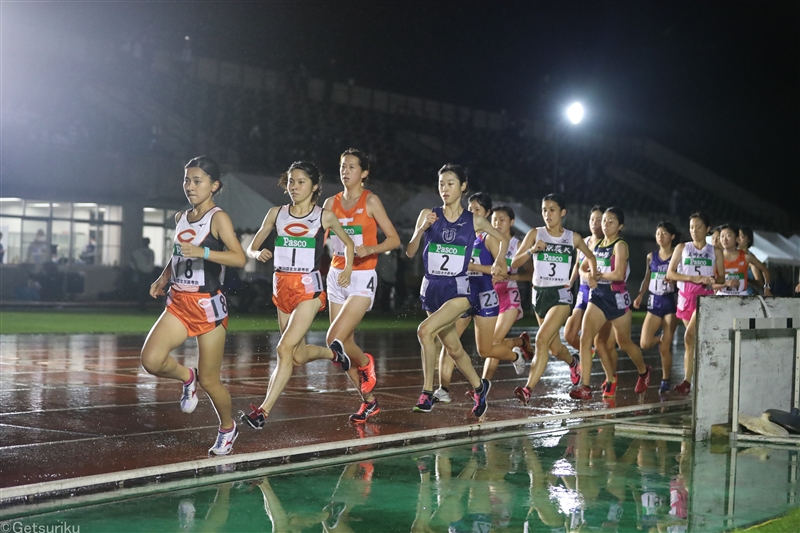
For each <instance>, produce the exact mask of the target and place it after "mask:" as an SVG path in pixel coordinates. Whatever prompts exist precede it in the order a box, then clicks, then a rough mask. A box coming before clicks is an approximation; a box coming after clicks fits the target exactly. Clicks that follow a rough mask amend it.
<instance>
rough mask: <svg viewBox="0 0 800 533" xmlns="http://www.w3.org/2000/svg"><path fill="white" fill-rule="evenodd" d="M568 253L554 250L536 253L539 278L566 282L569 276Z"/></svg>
mask: <svg viewBox="0 0 800 533" xmlns="http://www.w3.org/2000/svg"><path fill="white" fill-rule="evenodd" d="M570 259H571V258H570V255H569V254H563V253H556V252H539V253H538V254H536V263H537V264H536V267H537V272H538V277H539V279H542V280H546V281H558V282H563V283H566V282H567V281H568V280H569V276H570V263H571V261H570Z"/></svg>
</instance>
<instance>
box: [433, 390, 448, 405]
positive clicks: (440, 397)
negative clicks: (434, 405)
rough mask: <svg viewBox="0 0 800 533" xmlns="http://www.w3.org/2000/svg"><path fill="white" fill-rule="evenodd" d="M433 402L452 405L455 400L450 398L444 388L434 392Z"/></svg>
mask: <svg viewBox="0 0 800 533" xmlns="http://www.w3.org/2000/svg"><path fill="white" fill-rule="evenodd" d="M433 401H434V402H442V403H450V402H451V401H453V399H452V398H451V397H450V393H449V392H447V391H446V390H444V389H443V388H441V387H439V388H438V389H436V390H435V391H433Z"/></svg>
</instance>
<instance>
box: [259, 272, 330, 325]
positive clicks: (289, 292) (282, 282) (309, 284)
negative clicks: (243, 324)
mask: <svg viewBox="0 0 800 533" xmlns="http://www.w3.org/2000/svg"><path fill="white" fill-rule="evenodd" d="M314 298H319V310H320V311H323V310H324V309H325V301H326V298H325V291H324V287H323V286H322V274H320V273H319V271H318V270H315V271H313V272H309V273H307V274H303V273H299V272H275V273H274V274H273V275H272V303H274V304H275V307H277V308H278V309H280V310H281V311H282V312H284V313H286V314H287V315H290V314H291V313H292V311H294V310H295V309H296V308H297V306H298V305H299V304H300V302H305V301H306V300H313V299H314Z"/></svg>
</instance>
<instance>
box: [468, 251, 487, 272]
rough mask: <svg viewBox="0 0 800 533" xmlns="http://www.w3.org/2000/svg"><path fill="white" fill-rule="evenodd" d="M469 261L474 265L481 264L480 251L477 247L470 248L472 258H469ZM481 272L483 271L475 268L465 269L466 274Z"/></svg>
mask: <svg viewBox="0 0 800 533" xmlns="http://www.w3.org/2000/svg"><path fill="white" fill-rule="evenodd" d="M469 262H470V263H472V264H474V265H480V264H481V251H480V250H479V249H478V248H473V249H472V259H470V260H469ZM481 274H483V273H482V272H478V271H477V270H467V276H480V275H481Z"/></svg>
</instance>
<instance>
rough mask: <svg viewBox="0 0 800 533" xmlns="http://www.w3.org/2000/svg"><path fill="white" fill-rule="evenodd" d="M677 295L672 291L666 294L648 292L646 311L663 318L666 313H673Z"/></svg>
mask: <svg viewBox="0 0 800 533" xmlns="http://www.w3.org/2000/svg"><path fill="white" fill-rule="evenodd" d="M677 299H678V295H677V294H676V293H674V292H669V293H667V294H650V295H649V296H648V297H647V312H648V313H650V314H653V315H655V316H657V317H658V318H664V317H665V316H667V315H674V314H675V311H676V310H677Z"/></svg>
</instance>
